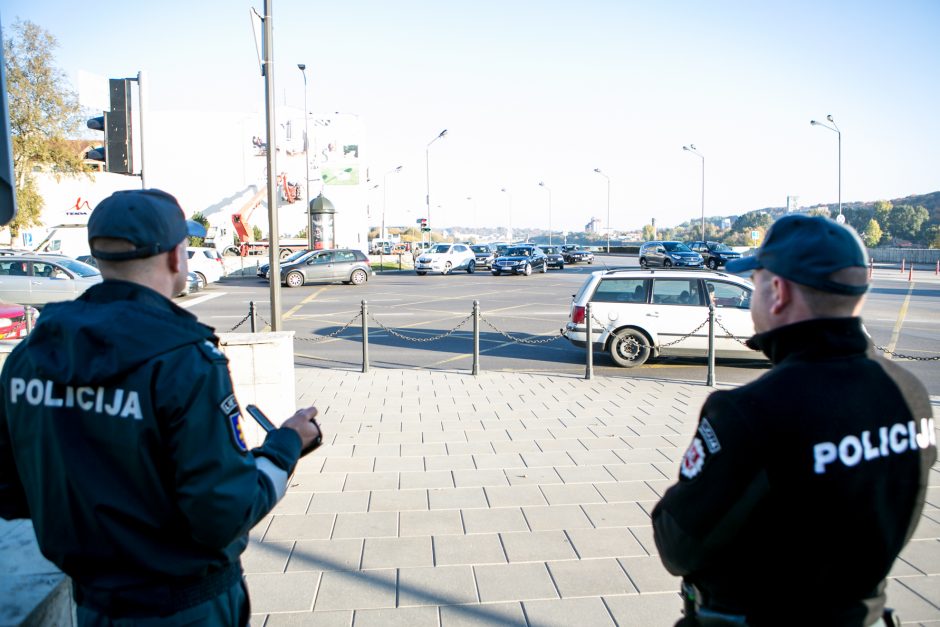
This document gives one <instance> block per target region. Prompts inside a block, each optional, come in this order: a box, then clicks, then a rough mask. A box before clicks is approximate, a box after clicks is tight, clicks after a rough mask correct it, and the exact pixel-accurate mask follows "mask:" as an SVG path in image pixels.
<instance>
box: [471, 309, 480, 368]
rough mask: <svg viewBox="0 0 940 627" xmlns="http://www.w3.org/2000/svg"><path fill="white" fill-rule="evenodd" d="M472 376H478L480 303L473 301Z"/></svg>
mask: <svg viewBox="0 0 940 627" xmlns="http://www.w3.org/2000/svg"><path fill="white" fill-rule="evenodd" d="M472 374H473V375H474V376H476V375H478V374H480V301H478V300H475V301H473V370H472Z"/></svg>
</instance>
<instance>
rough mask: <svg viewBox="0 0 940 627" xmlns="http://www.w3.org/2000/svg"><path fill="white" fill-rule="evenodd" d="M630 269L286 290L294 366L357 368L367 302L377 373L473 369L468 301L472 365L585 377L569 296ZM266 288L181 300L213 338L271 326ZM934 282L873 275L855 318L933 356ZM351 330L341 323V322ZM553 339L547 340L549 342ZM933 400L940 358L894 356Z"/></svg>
mask: <svg viewBox="0 0 940 627" xmlns="http://www.w3.org/2000/svg"><path fill="white" fill-rule="evenodd" d="M605 264H606V265H607V266H610V267H637V261H636V258H635V257H618V256H611V257H606V256H603V255H599V256H598V257H597V260H596V261H595V263H594V264H592V265H587V264H576V265H567V266H565V269H564V270H563V271H557V270H552V271H549V273H547V274H533V275H532V276H530V277H524V276H499V277H494V276H492V275H490V273H489V272H477V273H475V274H472V275H469V274H466V273H458V274H454V275H449V276H440V275H428V276H424V277H419V276H416V275H415V274H414V273H413V272H410V271H403V272H397V271H390V272H385V273H381V274H377V275H376V276H374V277H372V278H371V279H370V280H369V282H368V283H367V284H366V285H364V286H359V287H355V286H351V285H343V284H319V285H305V286H303V287H301V288H297V289H289V288H282V290H281V302H282V319H283V329H284V330H290V331H294V332H295V333H296V336H295V342H294V350H295V354H296V356H297V360H298V363H310V364H317V365H322V366H331V365H333V366H336V367H344V368H350V367H352V368H358V367H360V366H361V364H362V342H361V338H362V324H361V320H359V319H355V318H356V316H357V315H358V314H359V312H360V307H361V301H363V300H365V301H367V304H368V319H369V361H370V365H371V367H373V368H430V369H443V370H457V371H470V369H471V367H472V350H473V343H472V330H473V327H472V319H471V314H472V310H473V301H474V300H478V301H479V302H480V310H481V314H482V322H481V330H480V368H481V369H482V370H485V371H523V372H539V373H568V374H583V373H584V371H585V351H584V350H583V349H579V348H576V347H574V346H572V345H571V344H569V343H568V341H567V340H565V339H564V338H561V337H560V336H559V329H561V328H562V327H563V326H564V324H565V322H566V321H567V319H568V308H569V304H570V302H571V297H572V295H573V294H574V293H575V292H576V291H577V290H578V288H579V287H580V286H581V284H582V283H583V282H584V280H585V278H586V275H587V274H589V273H590V272H592V271H595V270H600V269H603V268H604V267H605ZM269 295H270V289H269V286H268V283H267V281H263V280H261V279H258V278H256V277H254V276H251V275H249V276H245V277H233V276H229V277H226V278H224V279H223V280H222V281H221V282H219V283H216V284H213V285H210V286H209V287H208V288H207V289H206V290H205V291H203V292H200V293H198V294H195V295H192V296H188V297H184V298H181V299H178V300H177V302H178V304H180V305H182V306H184V307H186V308H188V309H189V310H190V311H192V312H193V313H194V314H196V315H197V316H198V317H199V318H200V319H201V320H202V321H203V322H205V323H206V324H209V325H212V326H213V327H215V328H216V329H217V331H218V332H227V331H229V330H231V329H232V328H233V327H236V325H238V326H237V330H238V331H248V330H249V322H247V321H245V316H246V315H247V313H248V304H249V302H250V301H254V302H255V303H256V306H257V308H258V312H259V317H260V322H261V326H262V327H263V326H264V325H265V323H269V322H270V320H271V313H270V307H269ZM938 313H940V277H937V276H935V275H934V274H933V272H926V271H925V272H922V273H919V276H915V277H914V281H913V282H908V280H907V275H906V274H904V275H901V274H900V272H899V271H898V270H896V269H889V268H884V269H877V268H876V270H875V273H874V276H873V288H872V291H871V293H870V294H869V297H868V299H867V302H866V306H865V309H864V311H863V317H864V318H865V321H866V327H867V328H868V330H869V332H870V333H871V335H872V338H873V340H874V342H875V344H876V345H878V346H883V347H885V348H887V349H888V350H891V351H894V352H896V353H899V354H902V355H905V356H911V357H919V358H922V359H923V358H927V357H938V358H940V333H938V331H940V315H938ZM347 325H348V326H347ZM553 338H554V339H553ZM900 363H902V364H903V365H904V366H905V367H906V368H908V369H910V370H911V371H913V372H914V373H915V374H917V375H918V377H920V379H921V380H922V381H924V383H925V385H927V388H928V390H929V391H930V393H931V394H932V395H940V361H936V360H934V361H913V360H909V359H901V360H900ZM767 368H768V363H767V362H766V361H764V360H762V359H754V360H728V359H719V360H718V362H717V368H716V380H717V381H718V382H719V383H722V382H724V383H745V382H747V381H750V380H752V379H754V378H756V377H758V376H760V375H761V374H762V373H763V372H765V371H766V369H767ZM594 372H595V375H598V376H613V377H642V378H657V379H666V380H673V381H705V380H706V377H707V367H706V363H705V359H704V358H702V359H688V358H661V359H658V360H655V361H653V362H650V363H648V364H646V365H644V366H642V367H639V368H621V367H618V366H616V365H615V364H614V362H613V361H612V360H611V358H610V356H609V355H607V354H606V353H596V354H595V356H594Z"/></svg>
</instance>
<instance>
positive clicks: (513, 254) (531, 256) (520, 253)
mask: <svg viewBox="0 0 940 627" xmlns="http://www.w3.org/2000/svg"><path fill="white" fill-rule="evenodd" d="M535 270H538V271H539V272H548V258H547V257H546V256H545V253H543V252H542V249H540V248H539V247H538V246H533V245H532V244H526V245H523V246H510V247H509V249H508V250H507V251H506V254H505V255H503V256H501V257H497V258H496V261H494V262H493V268H492V270H491V272H492V273H493V276H499V275H500V274H502V273H504V272H505V273H512V274H524V275H526V276H529V275H530V274H532V272H533V271H535Z"/></svg>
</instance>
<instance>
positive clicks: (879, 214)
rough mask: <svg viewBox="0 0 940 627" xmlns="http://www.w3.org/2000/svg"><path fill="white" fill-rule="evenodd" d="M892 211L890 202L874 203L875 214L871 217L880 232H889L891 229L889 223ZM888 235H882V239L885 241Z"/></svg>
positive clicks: (892, 207) (880, 201)
mask: <svg viewBox="0 0 940 627" xmlns="http://www.w3.org/2000/svg"><path fill="white" fill-rule="evenodd" d="M892 209H894V206H893V205H892V204H891V202H890V201H887V200H879V201H878V202H876V203H875V213H874V215H873V216H872V217H873V218H874V219H875V220H877V221H878V225H879V226H881V228H882V230H888V231H890V229H891V227H890V226H889V225H890V223H891V221H890V218H891V210H892ZM890 235H891V234H890V233H883V235H882V239H887V238H888V237H890Z"/></svg>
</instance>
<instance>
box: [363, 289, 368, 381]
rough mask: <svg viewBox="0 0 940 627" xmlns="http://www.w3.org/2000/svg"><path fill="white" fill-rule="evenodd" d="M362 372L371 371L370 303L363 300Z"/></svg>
mask: <svg viewBox="0 0 940 627" xmlns="http://www.w3.org/2000/svg"><path fill="white" fill-rule="evenodd" d="M362 372H363V373H366V372H369V305H368V303H367V302H366V301H362Z"/></svg>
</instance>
